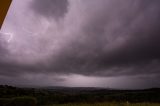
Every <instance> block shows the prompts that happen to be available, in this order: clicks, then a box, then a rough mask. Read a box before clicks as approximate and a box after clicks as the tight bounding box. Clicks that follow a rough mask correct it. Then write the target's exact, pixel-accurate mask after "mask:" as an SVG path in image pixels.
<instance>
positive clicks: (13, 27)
mask: <svg viewBox="0 0 160 106" xmlns="http://www.w3.org/2000/svg"><path fill="white" fill-rule="evenodd" d="M159 5H160V1H159V0H23V1H22V0H13V3H12V6H11V8H10V11H9V13H8V16H7V18H6V20H5V24H4V26H3V28H2V30H1V32H0V84H13V85H40V86H48V85H49V86H52V85H53V86H54V85H62V86H98V87H113V88H148V87H160V83H159V80H160V44H159V42H160V35H159V34H160V30H159V29H160V21H159V19H160V7H159Z"/></svg>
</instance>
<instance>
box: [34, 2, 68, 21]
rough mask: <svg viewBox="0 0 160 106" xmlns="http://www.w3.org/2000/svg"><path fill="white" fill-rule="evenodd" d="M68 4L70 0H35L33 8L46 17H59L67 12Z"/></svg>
mask: <svg viewBox="0 0 160 106" xmlns="http://www.w3.org/2000/svg"><path fill="white" fill-rule="evenodd" d="M68 5H69V3H68V0H34V1H33V3H32V5H31V8H33V10H34V11H35V12H36V13H38V14H40V15H42V16H44V17H49V18H55V19H59V18H61V17H64V15H65V14H66V13H67V11H68Z"/></svg>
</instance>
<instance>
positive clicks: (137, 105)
mask: <svg viewBox="0 0 160 106" xmlns="http://www.w3.org/2000/svg"><path fill="white" fill-rule="evenodd" d="M48 106H160V104H151V103H135V104H131V103H96V104H61V105H57V104H56V105H48Z"/></svg>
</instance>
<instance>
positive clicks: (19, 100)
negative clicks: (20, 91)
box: [5, 97, 37, 106]
mask: <svg viewBox="0 0 160 106" xmlns="http://www.w3.org/2000/svg"><path fill="white" fill-rule="evenodd" d="M36 103H37V100H36V99H35V98H33V97H15V98H13V99H12V100H11V101H10V102H9V103H8V104H6V105H5V106H36Z"/></svg>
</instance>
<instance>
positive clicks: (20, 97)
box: [0, 85, 160, 106]
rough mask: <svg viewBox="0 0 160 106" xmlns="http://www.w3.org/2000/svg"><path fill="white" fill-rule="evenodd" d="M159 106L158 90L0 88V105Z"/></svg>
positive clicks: (159, 93) (159, 95) (4, 86)
mask: <svg viewBox="0 0 160 106" xmlns="http://www.w3.org/2000/svg"><path fill="white" fill-rule="evenodd" d="M32 105H33V106H91V105H92V106H158V105H160V89H159V88H152V89H144V90H115V89H105V88H93V87H88V88H87V87H44V88H17V87H12V86H7V85H3V86H0V106H32Z"/></svg>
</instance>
